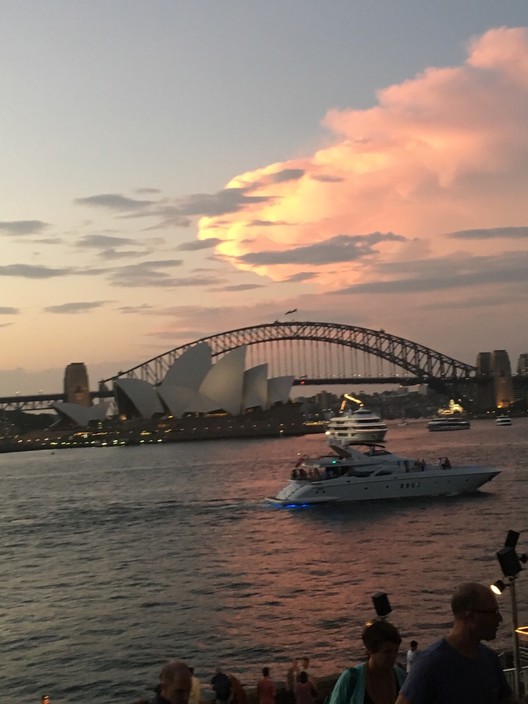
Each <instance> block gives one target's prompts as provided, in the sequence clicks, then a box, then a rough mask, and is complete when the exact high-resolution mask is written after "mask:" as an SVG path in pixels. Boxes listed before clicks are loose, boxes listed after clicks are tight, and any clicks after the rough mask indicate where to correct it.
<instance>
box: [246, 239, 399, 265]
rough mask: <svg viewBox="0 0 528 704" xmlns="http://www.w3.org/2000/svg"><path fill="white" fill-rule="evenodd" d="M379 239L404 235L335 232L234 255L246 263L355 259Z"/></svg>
mask: <svg viewBox="0 0 528 704" xmlns="http://www.w3.org/2000/svg"><path fill="white" fill-rule="evenodd" d="M382 242H405V237H402V236H401V235H395V234H393V233H392V232H388V233H386V234H383V233H381V232H373V233H371V234H369V235H336V236H335V237H331V238H330V239H328V240H324V241H323V242H318V243H317V244H310V245H304V246H302V247H293V248H292V249H288V250H286V251H282V252H274V251H267V252H252V253H250V254H244V255H242V256H241V257H238V259H239V261H241V262H245V263H246V264H254V265H256V266H258V265H273V264H309V265H310V266H319V265H324V264H333V263H336V262H350V261H356V260H358V259H361V258H363V257H366V256H367V255H370V254H373V253H375V249H374V247H375V246H376V245H378V244H380V243H382Z"/></svg>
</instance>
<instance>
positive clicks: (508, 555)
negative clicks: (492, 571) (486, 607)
mask: <svg viewBox="0 0 528 704" xmlns="http://www.w3.org/2000/svg"><path fill="white" fill-rule="evenodd" d="M518 540H519V533H517V532H516V531H514V530H510V531H508V534H507V536H506V540H505V541H504V547H502V548H501V549H500V550H498V552H497V559H498V561H499V564H500V566H501V570H502V574H503V575H504V577H505V578H506V579H507V582H505V581H504V580H502V579H498V580H497V581H496V582H495V583H494V584H492V585H491V587H490V588H491V590H492V591H493V592H494V593H495V594H502V592H503V591H504V590H505V589H507V588H508V587H509V589H510V597H511V613H512V639H513V675H514V677H513V683H514V687H513V688H514V692H515V698H516V699H519V696H520V680H521V655H520V649H519V632H518V628H519V622H518V611H517V593H516V590H515V580H516V579H517V576H518V574H519V572H520V571H521V570H522V565H521V562H526V561H527V560H528V557H527V556H526V555H520V556H519V555H517V553H516V551H515V548H516V547H517V541H518Z"/></svg>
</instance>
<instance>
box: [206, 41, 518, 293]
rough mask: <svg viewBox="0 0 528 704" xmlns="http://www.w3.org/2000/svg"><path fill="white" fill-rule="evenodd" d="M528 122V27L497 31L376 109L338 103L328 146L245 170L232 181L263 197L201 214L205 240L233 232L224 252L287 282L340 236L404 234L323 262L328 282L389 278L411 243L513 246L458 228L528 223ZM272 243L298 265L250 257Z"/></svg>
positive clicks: (416, 247)
mask: <svg viewBox="0 0 528 704" xmlns="http://www.w3.org/2000/svg"><path fill="white" fill-rule="evenodd" d="M526 124H528V30H527V29H525V28H498V29H493V30H490V31H488V32H487V33H485V34H484V35H483V36H481V37H478V38H474V39H473V40H471V42H470V43H469V44H468V56H467V60H466V61H465V62H464V64H462V65H461V66H454V67H448V68H430V69H428V70H426V71H425V72H423V73H421V74H419V75H417V76H415V77H414V78H412V79H410V80H408V81H405V82H403V83H401V84H398V85H392V86H389V87H387V88H384V89H382V90H380V91H379V93H378V95H377V104H376V105H375V106H374V107H372V108H370V109H366V110H354V109H349V110H337V109H332V110H329V111H328V113H327V115H326V116H325V118H324V121H323V125H324V127H325V128H326V129H327V131H328V132H327V134H326V135H325V139H324V144H322V146H321V148H320V149H319V150H318V151H316V152H315V153H314V154H312V155H311V156H306V157H305V158H298V159H289V160H285V161H284V162H279V163H275V164H270V165H269V166H266V167H264V168H259V169H256V170H254V171H250V172H247V173H244V174H241V175H239V176H236V177H234V178H233V179H232V180H231V181H230V183H229V184H227V187H228V188H241V189H244V192H245V193H248V194H249V195H251V196H253V197H255V198H254V200H252V201H251V202H248V204H247V205H245V206H244V207H243V208H241V209H239V210H238V211H236V212H233V213H227V214H226V213H223V214H222V215H221V216H218V217H207V218H206V217H204V218H201V220H200V226H199V237H200V239H206V238H209V237H216V238H219V239H220V240H222V243H221V244H219V245H218V247H217V252H218V253H219V254H220V255H222V256H225V257H227V258H228V259H229V260H230V261H232V262H233V263H234V264H235V265H236V266H239V267H240V268H242V269H251V270H253V271H256V272H257V273H259V274H261V275H266V276H269V277H271V278H272V279H275V280H285V279H286V278H287V277H291V276H295V275H298V274H299V273H300V272H301V271H303V269H304V268H305V266H304V264H303V263H302V262H301V261H299V263H298V264H296V263H295V251H296V249H297V248H301V247H303V248H306V247H307V246H310V245H314V244H315V243H319V242H321V241H325V240H330V239H331V238H335V237H337V236H338V235H350V236H358V235H359V236H365V237H367V236H369V235H371V234H372V233H374V232H377V233H396V234H397V235H401V236H402V237H399V238H390V237H388V238H386V239H381V240H380V241H379V243H377V244H376V245H375V247H374V248H368V247H366V248H364V251H365V254H364V258H359V259H358V258H351V260H350V262H340V263H339V266H333V265H329V264H326V265H324V266H321V267H318V269H317V271H318V279H317V280H318V282H319V283H320V284H321V285H324V287H325V288H326V289H328V287H331V288H336V289H337V288H340V287H342V286H344V285H345V284H347V283H348V284H350V283H355V282H364V281H368V280H369V279H371V278H373V277H375V276H380V275H381V276H386V275H387V274H385V273H384V271H385V270H386V268H385V269H382V265H383V264H386V263H388V262H391V261H398V260H401V259H405V258H409V254H410V252H414V254H415V255H416V253H419V254H420V256H421V257H437V256H446V255H455V254H456V253H457V252H458V251H460V252H461V254H462V248H463V253H464V254H466V255H467V254H472V253H477V252H480V253H482V251H483V247H484V246H485V250H486V253H487V254H493V253H494V252H503V251H504V250H505V249H507V248H508V247H510V248H511V249H512V250H513V249H514V248H515V243H514V242H508V241H505V240H504V239H502V240H497V241H495V240H492V239H491V240H486V241H485V242H483V241H482V240H480V241H476V242H470V241H464V242H463V243H461V242H460V241H457V240H456V239H453V238H449V237H448V236H447V233H449V232H450V231H455V230H457V231H460V230H467V229H473V228H500V227H508V226H509V227H514V226H522V225H525V224H527V223H528V204H527V203H526V197H525V194H526V191H527V186H528V171H527V169H526V166H525V165H526V163H527V157H528V133H527V130H526ZM259 222H262V223H266V226H262V227H259V226H258V223H259ZM255 223H257V224H255ZM272 223H277V225H276V226H275V227H273V226H272V225H271V224H272ZM516 246H518V243H517V245H516ZM304 251H305V250H303V252H304ZM262 252H267V253H269V252H289V253H290V254H291V256H289V257H288V263H287V264H286V263H283V262H281V261H280V258H279V259H278V263H274V264H269V263H265V264H260V263H258V260H259V258H258V256H251V257H249V256H248V255H258V254H259V253H262ZM239 257H245V259H244V260H241V259H239ZM267 259H268V260H269V257H268V258H267ZM255 262H257V263H255ZM312 268H313V267H312ZM313 281H314V279H313V278H312V279H310V282H311V284H310V285H313Z"/></svg>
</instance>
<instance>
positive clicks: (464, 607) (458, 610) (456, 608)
mask: <svg viewBox="0 0 528 704" xmlns="http://www.w3.org/2000/svg"><path fill="white" fill-rule="evenodd" d="M490 597H491V599H492V600H493V601H495V597H494V596H493V592H492V591H491V589H490V588H489V587H485V586H484V585H483V584H479V583H478V582H464V583H463V584H460V585H459V586H458V587H457V588H456V590H455V592H454V594H453V596H452V597H451V610H452V611H453V614H454V615H455V616H463V615H464V614H465V613H466V612H467V611H473V610H474V609H480V608H482V605H483V604H485V605H486V606H488V604H489V602H490Z"/></svg>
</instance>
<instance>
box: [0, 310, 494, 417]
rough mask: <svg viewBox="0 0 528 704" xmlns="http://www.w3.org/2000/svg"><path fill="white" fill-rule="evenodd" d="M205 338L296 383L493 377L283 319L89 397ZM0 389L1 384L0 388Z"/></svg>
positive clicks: (463, 391)
mask: <svg viewBox="0 0 528 704" xmlns="http://www.w3.org/2000/svg"><path fill="white" fill-rule="evenodd" d="M203 342H206V343H207V344H208V345H209V347H210V349H211V353H212V357H213V360H215V359H217V360H218V359H219V358H221V357H222V356H223V355H225V354H227V353H228V352H230V351H231V350H233V349H235V348H237V347H240V346H242V345H245V346H246V347H247V356H246V367H247V368H249V367H253V366H256V365H258V364H264V363H267V364H268V376H269V377H271V376H284V375H292V376H293V377H294V378H295V382H294V383H295V384H305V385H317V384H325V385H351V384H355V385H359V384H361V385H364V384H405V385H411V384H417V383H420V384H427V385H428V386H429V387H431V388H433V389H435V390H438V391H440V392H445V393H450V394H453V395H455V394H458V395H462V396H470V395H473V394H475V393H476V390H477V388H478V386H479V385H482V384H484V383H488V382H489V377H483V376H482V375H481V374H479V371H478V370H477V368H476V367H475V366H473V365H471V364H467V363H466V362H461V361H459V360H457V359H453V358H452V357H450V356H448V355H445V354H442V353H441V352H437V351H435V350H432V349H430V348H428V347H426V346H424V345H421V344H419V343H417V342H412V341H411V340H407V339H404V338H402V337H398V336H397V335H391V334H390V333H388V332H385V330H373V329H369V328H363V327H356V326H352V325H341V324H339V323H318V322H293V321H292V322H280V321H276V322H274V323H267V324H261V325H255V326H251V327H244V328H238V329H235V330H229V331H227V332H222V333H219V334H216V335H211V336H209V337H204V338H201V339H200V340H196V341H194V342H191V343H188V344H185V345H182V346H180V347H175V348H173V349H171V350H169V351H168V352H165V353H164V354H161V355H158V356H156V357H153V358H151V359H149V360H147V361H145V362H142V363H141V364H138V365H137V366H135V367H132V368H131V369H128V370H126V371H119V372H117V373H116V374H115V375H114V376H112V377H110V378H108V379H103V380H102V381H100V382H99V388H98V389H97V390H96V391H92V392H91V396H92V398H104V397H109V396H111V395H112V387H113V384H114V382H115V381H117V380H118V379H121V378H124V377H127V378H130V377H133V378H137V379H142V380H144V381H147V382H149V383H151V384H159V383H161V381H162V380H163V378H164V376H165V374H166V373H167V371H168V369H169V368H170V366H171V365H172V364H173V362H174V361H175V360H176V359H177V358H178V357H180V356H181V355H182V354H183V353H184V352H185V351H186V350H188V349H189V348H191V347H193V346H195V345H197V344H199V343H203ZM0 393H1V390H0ZM59 400H64V393H63V392H59V391H57V393H54V394H47V395H46V394H35V395H31V396H20V395H17V396H14V397H13V396H12V397H3V398H0V408H3V409H6V410H7V409H13V408H17V409H23V410H42V409H45V408H47V407H48V405H49V403H50V402H52V401H59Z"/></svg>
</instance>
